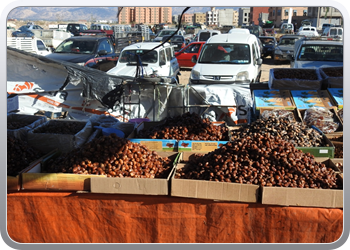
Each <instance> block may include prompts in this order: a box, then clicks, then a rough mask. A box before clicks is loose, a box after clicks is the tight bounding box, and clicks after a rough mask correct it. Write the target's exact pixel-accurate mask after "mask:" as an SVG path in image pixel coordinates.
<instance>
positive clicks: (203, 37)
mask: <svg viewBox="0 0 350 250" xmlns="http://www.w3.org/2000/svg"><path fill="white" fill-rule="evenodd" d="M219 34H221V31H220V30H199V31H198V33H197V34H196V36H195V37H194V38H193V40H192V42H205V41H207V40H208V39H209V38H210V37H212V36H215V35H219Z"/></svg>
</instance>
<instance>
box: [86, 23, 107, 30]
mask: <svg viewBox="0 0 350 250" xmlns="http://www.w3.org/2000/svg"><path fill="white" fill-rule="evenodd" d="M90 29H91V30H112V28H111V26H109V25H108V24H99V23H93V24H91V26H90Z"/></svg>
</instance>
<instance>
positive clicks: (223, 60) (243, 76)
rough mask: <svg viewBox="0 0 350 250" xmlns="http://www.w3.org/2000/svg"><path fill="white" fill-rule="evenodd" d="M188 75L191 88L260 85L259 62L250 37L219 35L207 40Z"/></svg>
mask: <svg viewBox="0 0 350 250" xmlns="http://www.w3.org/2000/svg"><path fill="white" fill-rule="evenodd" d="M192 60H193V62H195V63H196V64H195V65H194V67H193V68H192V71H191V75H190V83H191V84H212V83H225V84H226V83H227V84H230V83H251V82H259V80H260V76H261V64H262V59H261V57H260V51H259V45H258V42H257V37H256V36H255V35H252V34H220V35H216V36H213V37H211V38H209V39H208V41H207V42H206V43H205V45H204V47H203V48H202V51H201V53H200V55H199V58H198V60H197V56H195V55H194V56H193V59H192Z"/></svg>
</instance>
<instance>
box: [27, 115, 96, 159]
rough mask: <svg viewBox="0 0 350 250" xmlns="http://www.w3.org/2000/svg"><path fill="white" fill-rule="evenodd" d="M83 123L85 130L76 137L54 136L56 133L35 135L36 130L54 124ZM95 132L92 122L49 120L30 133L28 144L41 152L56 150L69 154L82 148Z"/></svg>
mask: <svg viewBox="0 0 350 250" xmlns="http://www.w3.org/2000/svg"><path fill="white" fill-rule="evenodd" d="M71 122H74V123H82V124H84V125H85V126H84V128H83V129H82V130H80V131H79V132H77V133H76V134H74V135H71V134H54V133H35V130H36V129H39V128H40V127H42V126H46V125H51V124H52V123H54V124H59V123H61V124H68V123H71ZM92 132H93V126H92V123H91V122H89V121H88V122H86V121H77V120H49V121H47V122H45V123H43V124H41V125H40V126H38V127H36V128H34V129H31V130H30V131H28V135H27V138H28V139H27V140H28V144H29V145H30V146H32V147H34V148H36V149H37V150H40V151H41V152H44V153H48V152H50V151H52V150H54V149H58V150H60V151H61V152H62V153H67V152H70V151H72V150H73V149H76V148H79V147H81V146H82V145H83V144H84V143H85V142H86V141H87V140H88V138H89V137H90V135H91V134H92Z"/></svg>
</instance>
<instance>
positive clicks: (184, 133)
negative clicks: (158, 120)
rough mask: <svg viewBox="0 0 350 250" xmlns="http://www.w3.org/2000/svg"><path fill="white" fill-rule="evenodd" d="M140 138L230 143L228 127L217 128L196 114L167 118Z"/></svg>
mask: <svg viewBox="0 0 350 250" xmlns="http://www.w3.org/2000/svg"><path fill="white" fill-rule="evenodd" d="M138 137H139V138H150V139H176V140H196V141H228V129H227V127H221V126H215V125H214V124H213V123H211V122H210V120H209V119H208V118H206V119H202V118H201V117H200V116H199V115H198V114H196V113H192V114H191V113H189V112H187V113H185V114H183V115H181V116H175V117H167V118H166V119H165V120H164V123H162V124H161V125H158V126H155V127H153V128H152V129H150V130H141V131H140V132H139V135H138Z"/></svg>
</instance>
